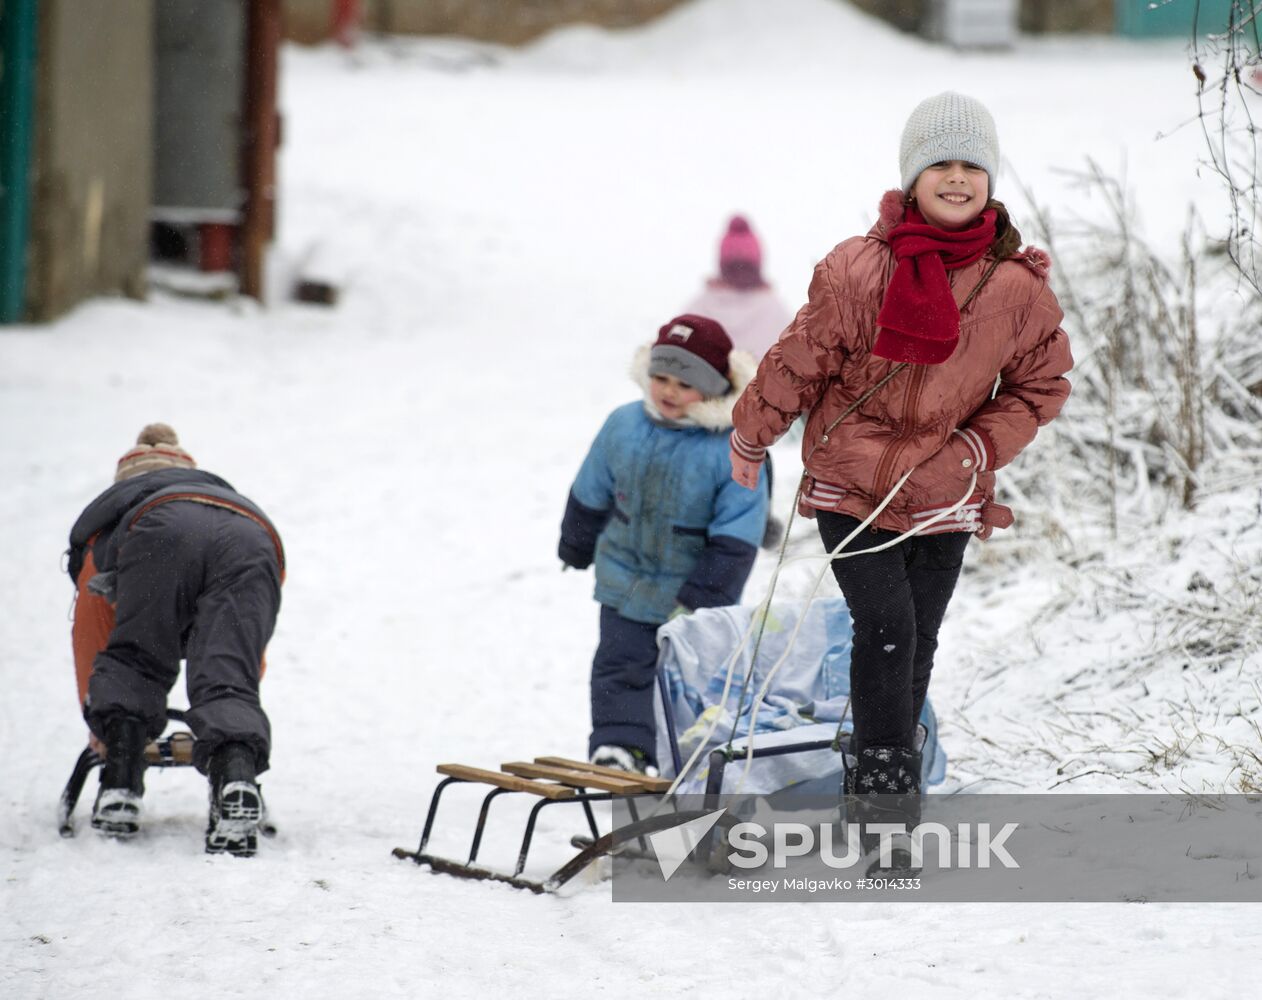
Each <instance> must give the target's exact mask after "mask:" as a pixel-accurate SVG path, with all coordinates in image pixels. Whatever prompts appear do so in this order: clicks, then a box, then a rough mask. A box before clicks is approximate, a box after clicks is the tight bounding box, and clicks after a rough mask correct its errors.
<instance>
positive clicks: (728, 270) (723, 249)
mask: <svg viewBox="0 0 1262 1000" xmlns="http://www.w3.org/2000/svg"><path fill="white" fill-rule="evenodd" d="M719 276H720V277H721V278H722V279H723V280H724V281H726V282H727V283H728V284H729V285H732V286H734V287H736V288H757V287H758V286H759V285H761V284H762V246H761V245H759V243H758V237H757V236H755V235H754V231H753V230H752V229H750V228H749V222H748V220H746V218H745V217H744V216H743V215H734V216H732V219H731V221H730V222H728V224H727V232H726V233H724V234H723V239H722V240H720V241H719Z"/></svg>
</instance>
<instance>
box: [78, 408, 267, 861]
mask: <svg viewBox="0 0 1262 1000" xmlns="http://www.w3.org/2000/svg"><path fill="white" fill-rule="evenodd" d="M69 555H70V563H69V571H70V578H71V580H73V581H74V582H75V586H76V587H77V588H78V597H77V598H76V601H75V609H74V628H73V633H72V635H73V641H74V654H75V672H76V675H77V678H78V682H79V699H80V701H81V703H82V705H83V714H84V717H85V718H86V719H87V723H88V726H89V728H90V729H91V731H92V737H93V746H94V748H96V749H97V750H98V752H99V753H101V754H102V756H103V757H104V758H105V760H104V764H103V765H102V767H101V788H100V791H99V792H98V794H97V797H96V802H95V804H94V805H93V807H92V826H93V828H95V829H96V830H98V831H100V832H101V833H103V834H106V835H108V836H113V837H118V838H128V837H132V836H135V835H136V833H138V832H139V830H140V820H141V805H142V797H143V795H144V791H145V785H144V771H145V756H144V752H145V744H146V743H147V742H148V741H149V740H150V739H153V738H155V737H157V736H160V735H161V734H162V730H163V729H164V728H165V726H166V722H167V715H166V708H167V694H168V693H169V692H170V690H171V688H172V687H173V686H174V684H175V682H176V680H177V678H178V677H179V674H180V660H181V659H184V660H186V661H187V667H186V681H187V687H188V700H189V710H188V713H187V716H186V719H187V721H188V724H189V727H190V728H191V729H192V730H193V735H194V736H195V737H196V743H195V744H194V748H193V764H194V766H196V768H197V769H198V770H199V771H201V773H202V774H205V775H207V777H208V778H209V779H210V822H209V825H208V827H207V831H206V850H207V851H209V852H211V853H229V854H235V855H238V856H249V855H252V854H253V853H254V852H255V850H256V848H257V846H258V827H259V822H260V820H261V819H262V813H263V800H262V797H261V795H260V794H259V789H258V775H259V774H261V773H262V772H263V771H266V770H267V767H268V760H269V756H270V754H271V744H272V733H271V724H270V723H269V722H268V718H267V715H266V713H265V712H264V711H263V706H262V705H261V704H260V702H259V679H260V677H261V676H262V673H263V653H264V649H265V647H266V646H267V643H268V640H269V639H270V638H271V636H272V631H273V629H274V628H275V627H276V615H277V612H278V611H279V610H280V588H281V580H282V578H283V577H284V572H285V554H284V550H283V548H282V547H281V540H280V535H279V534H277V531H276V528H275V527H274V526H273V525H272V522H271V521H270V520H269V519H268V517H267V515H266V514H264V513H263V511H262V510H261V509H260V508H259V507H258V506H256V505H255V504H254V503H252V502H251V501H249V500H247V499H246V498H245V497H243V496H242V495H241V494H239V493H237V492H236V491H235V490H234V489H233V488H232V486H231V485H230V484H229V483H228V482H227V481H226V480H224V479H221V478H220V477H219V476H216V475H215V474H214V473H211V472H206V471H203V470H201V469H198V468H197V467H196V463H195V462H194V461H193V457H192V456H191V455H190V454H189V453H188V452H186V451H185V450H184V449H183V448H181V447H180V443H179V438H178V437H177V436H176V433H175V431H174V430H172V429H171V428H170V427H168V426H167V425H166V424H150V425H148V426H147V427H145V428H144V429H143V430H142V431H141V432H140V436H139V437H138V438H137V441H136V445H135V447H133V448H131V449H129V450H128V451H127V452H126V454H124V455H123V457H122V458H120V459H119V460H118V468H117V470H116V472H115V475H114V485H112V486H111V487H109V489H107V490H105V491H104V492H103V493H101V494H100V495H99V496H98V497H97V498H96V499H95V500H93V501H92V502H91V503H90V504H88V506H87V507H86V508H85V509H84V511H83V513H82V514H80V515H79V519H78V520H77V521H76V522H75V524H74V527H73V528H72V529H71V531H70V552H69Z"/></svg>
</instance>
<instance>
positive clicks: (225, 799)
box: [206, 743, 263, 858]
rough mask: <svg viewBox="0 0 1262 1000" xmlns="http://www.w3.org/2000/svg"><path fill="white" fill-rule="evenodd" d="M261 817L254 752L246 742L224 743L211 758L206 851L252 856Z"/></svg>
mask: <svg viewBox="0 0 1262 1000" xmlns="http://www.w3.org/2000/svg"><path fill="white" fill-rule="evenodd" d="M262 817H263V796H262V795H261V794H260V793H259V786H258V780H257V778H256V774H255V763H254V751H253V750H252V749H251V748H250V747H249V746H248V745H246V744H245V743H224V744H223V745H221V746H219V747H218V748H216V750H215V752H214V753H213V754H212V755H211V758H210V823H209V825H208V826H207V828H206V852H207V853H208V854H233V855H236V856H237V857H241V858H248V857H252V856H253V855H254V853H255V852H256V851H257V850H258V846H259V821H260V820H261V819H262Z"/></svg>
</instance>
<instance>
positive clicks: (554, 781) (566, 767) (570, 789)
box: [393, 757, 682, 893]
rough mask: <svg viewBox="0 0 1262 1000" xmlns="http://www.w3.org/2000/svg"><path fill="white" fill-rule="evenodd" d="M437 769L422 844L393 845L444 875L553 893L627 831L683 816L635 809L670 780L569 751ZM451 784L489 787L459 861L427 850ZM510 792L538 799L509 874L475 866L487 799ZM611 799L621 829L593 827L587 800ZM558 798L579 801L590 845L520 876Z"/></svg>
mask: <svg viewBox="0 0 1262 1000" xmlns="http://www.w3.org/2000/svg"><path fill="white" fill-rule="evenodd" d="M437 771H438V773H439V774H441V775H443V776H444V777H443V780H442V781H440V782H439V783H438V787H437V788H435V789H434V794H433V796H432V797H431V799H430V803H429V811H428V813H427V814H426V816H425V827H424V829H423V830H422V831H421V840H420V844H419V845H418V846H417V848H416V850H414V851H410V850H407V849H406V848H403V847H396V848H395V849H394V852H393V854H394V856H395V857H396V858H406V859H407V860H410V861H413V862H415V863H416V864H418V865H426V866H428V867H429V868H430V869H431V870H433V871H435V872H441V873H442V874H445V875H455V876H457V877H459V878H468V879H480V880H488V881H494V882H505V883H507V884H508V885H511V886H514V887H515V888H518V889H529V890H530V891H531V892H535V893H544V892H554V891H555V890H557V889H559V888H560V887H561V886H563V885H564V884H565V883H566V882H568V881H570V879H572V878H573V877H574V876H575V875H577V874H578V873H579V872H581V871H582V870H583V869H584V868H586V867H587V866H588V865H589V864H590V863H591V862H592V861H594V860H596V859H597V858H599V857H601V856H603V855H605V854H608V853H609V852H610V851H611V850H612V849H613V846H614V844H615V842H617V841H619V840H622V839H625V838H627V837H631V838H636V837H643V836H645V835H646V834H649V833H652V832H654V831H655V830H657V829H665V828H666V827H669V826H674V825H676V824H678V823H679V822H680V821H681V818H682V816H681V814H678V813H676V812H673V811H672V812H669V813H667V814H665V815H662V816H656V817H652V818H650V819H647V820H641V819H640V818H639V816H638V814H637V812H636V803H635V797H636V796H645V795H648V796H661V795H663V794H664V793H665V792H666V791H667V790H668V789H669V788H670V785H671V782H670V779H669V778H650V777H648V776H647V775H642V774H631V773H628V772H626V771H619V770H617V769H616V768H611V767H600V766H599V765H596V764H588V763H586V762H585V761H579V760H570V759H569V758H566V757H536V758H535V759H534V760H533V761H511V762H509V763H506V764H502V765H501V766H500V769H499V770H498V771H491V770H487V769H485V768H480V767H470V766H468V765H465V764H439V765H438V767H437ZM454 784H477V785H489V786H491V789H490V791H489V792H487V793H486V795H485V796H484V798H483V799H482V808H481V810H480V811H479V813H478V821H477V824H476V826H475V827H474V831H473V841H472V843H471V845H470V848H469V856H468V858H467V860H465V861H463V862H462V861H456V860H453V859H451V858H442V857H438V856H436V855H433V854H428V853H426V850H425V848H426V847H427V846H428V844H429V839H430V834H431V833H432V832H433V829H434V819H435V817H436V816H437V814H438V805H439V802H440V800H441V799H442V795H443V792H445V791H446V790H447V788H448V787H450V786H451V785H454ZM510 794H520V795H529V796H535V797H536V798H537V799H538V801H536V802H535V804H534V805H533V806H532V807H531V810H530V814H529V816H528V817H527V819H526V830H525V834H524V835H523V837H522V841H521V849H520V850H519V851H518V854H517V864H516V867H515V868H514V869H513V872H512V874H506V873H504V872H497V871H495V870H493V869H491V868H487V867H486V866H485V865H479V864H478V863H477V861H478V851H479V849H480V848H481V846H482V835H483V833H484V832H485V830H486V824H487V817H488V816H489V814H490V808H491V803H492V802H493V801H494V800H495V799H497V798H499V797H500V796H502V795H510ZM616 798H623V799H626V800H627V808H628V811H629V813H630V815H631V818H632V822H631V823H630V824H629V825H627V826H624V827H623V828H621V829H619V830H614V831H611V832H609V833H606V834H603V835H602V834H601V833H600V831H599V829H598V828H597V826H596V817H595V814H594V813H593V812H592V807H591V804H592V803H593V802H609V801H611V800H613V799H616ZM560 802H574V803H578V804H579V805H580V806H581V807H582V809H583V814H584V817H585V819H586V822H587V827H588V829H589V830H590V831H591V836H590V840H586V838H584V841H585V842H586V845H587V846H585V847H584V848H583V850H581V851H580V852H579V853H578V854H577V855H575V856H574V857H573V858H571V859H570V860H569V861H568V862H567V863H566V864H564V865H562V866H561V867H560V868H559V869H557V870H556V871H555V872H553V873H552V874H551V875H550V876H549V877H548V878H546V879H542V880H538V881H536V880H533V879H528V878H525V877H523V875H522V872H523V871H525V868H526V858H527V855H528V854H529V852H530V844H531V840H532V838H533V837H534V831H535V822H536V820H537V819H538V816H539V813H540V812H541V811H542V810H543V808H544V806H548V805H553V804H556V803H560ZM576 839H578V838H576Z"/></svg>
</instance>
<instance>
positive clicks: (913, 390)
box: [873, 365, 926, 499]
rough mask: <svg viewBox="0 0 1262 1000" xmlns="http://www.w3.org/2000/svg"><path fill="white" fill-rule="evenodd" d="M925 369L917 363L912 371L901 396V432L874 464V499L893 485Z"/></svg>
mask: <svg viewBox="0 0 1262 1000" xmlns="http://www.w3.org/2000/svg"><path fill="white" fill-rule="evenodd" d="M925 370H926V366H925V365H917V366H916V370H915V371H914V372H912V376H911V384H910V385H908V386H907V394H906V396H904V398H903V399H904V402H903V428H904V429H903V433H902V434H900V435H899V436H898V437H896V438H895V439H894V440H893V441H891V442H890V443H889V444H888V445H886V446H885V451H884V452H882V453H881V458H880V461H878V462H877V464H876V476H875V477H874V479H873V483H874V484H875V486H876V489H875V490H874V494H875V496H874V499H877V498H881V497H884V496H885V494H886V493H888V492H889V490H890V487H891V486H893V485H894V484H893V482H892V480H893V478H894V475H893V473H894V463H895V462H896V461H897V460H898V457H899V456H900V455H901V454H902V451H903V449H904V448H905V447H907V442H908V441H910V440H911V436H912V435H911V433H910V431H909V430H908V428H910V427H911V426H912V416H913V414H915V412H916V406H917V404H918V403H919V402H920V393H921V390H922V389H923V387H924V384H925Z"/></svg>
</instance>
